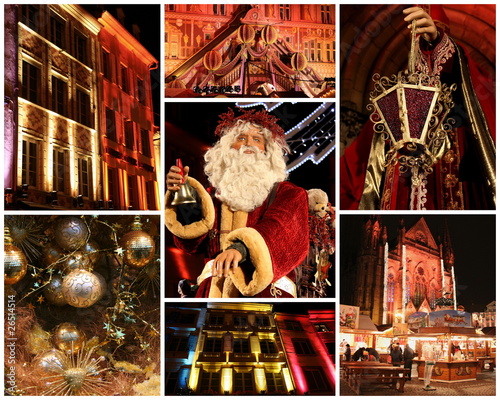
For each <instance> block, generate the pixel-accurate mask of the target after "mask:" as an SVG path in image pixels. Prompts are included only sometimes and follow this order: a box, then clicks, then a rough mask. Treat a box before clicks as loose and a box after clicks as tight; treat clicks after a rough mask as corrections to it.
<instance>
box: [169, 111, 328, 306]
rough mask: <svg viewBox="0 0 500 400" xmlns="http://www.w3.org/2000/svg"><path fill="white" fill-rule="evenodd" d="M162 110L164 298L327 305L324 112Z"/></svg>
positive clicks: (326, 131) (326, 187)
mask: <svg viewBox="0 0 500 400" xmlns="http://www.w3.org/2000/svg"><path fill="white" fill-rule="evenodd" d="M165 107H166V110H165V125H166V126H165V129H166V131H167V132H169V134H168V135H166V138H165V145H166V154H165V162H166V165H168V166H169V167H168V170H167V171H166V172H167V177H166V182H167V195H166V209H165V223H166V227H167V231H166V234H165V240H166V251H165V257H166V274H165V295H166V297H167V298H171V297H174V298H175V297H177V298H178V297H210V298H216V297H218V298H222V297H225V298H241V297H264V298H322V297H334V295H335V279H334V275H335V268H334V258H335V257H334V253H335V210H334V208H333V205H332V204H333V201H334V198H335V190H334V186H335V185H334V181H335V178H334V162H335V161H334V160H335V158H334V157H335V156H334V154H335V152H334V143H335V141H334V137H335V134H334V132H335V106H334V103H312V102H309V103H292V102H279V103H271V102H269V103H264V102H259V103H252V102H244V103H243V102H240V103H229V102H184V103H182V102H181V103H179V102H176V103H166V104H165ZM284 150H285V151H286V153H285V152H284ZM181 173H182V175H181ZM186 176H187V179H186ZM205 188H208V189H205Z"/></svg>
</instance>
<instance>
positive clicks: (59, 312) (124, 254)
mask: <svg viewBox="0 0 500 400" xmlns="http://www.w3.org/2000/svg"><path fill="white" fill-rule="evenodd" d="M3 222H4V226H5V242H4V293H5V299H4V302H5V304H4V318H5V319H4V321H5V322H4V327H5V336H4V346H5V347H4V348H5V361H4V362H5V391H6V392H5V393H6V394H7V395H26V396H63V395H71V396H89V395H90V396H93V395H102V396H115V395H124V396H132V395H155V394H156V395H159V391H160V389H159V388H160V368H161V367H160V365H161V360H160V358H161V356H160V355H161V352H160V347H161V328H160V307H161V306H160V301H161V300H160V299H161V296H160V244H161V238H160V217H159V216H158V215H136V216H134V215H125V216H124V215H121V216H118V215H60V216H48V215H40V214H22V215H19V214H17V215H6V216H5V217H4V221H3Z"/></svg>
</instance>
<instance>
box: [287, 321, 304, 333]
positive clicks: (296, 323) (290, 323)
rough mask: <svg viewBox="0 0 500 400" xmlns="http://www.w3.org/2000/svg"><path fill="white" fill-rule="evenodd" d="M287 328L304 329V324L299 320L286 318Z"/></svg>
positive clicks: (292, 329) (290, 329)
mask: <svg viewBox="0 0 500 400" xmlns="http://www.w3.org/2000/svg"><path fill="white" fill-rule="evenodd" d="M285 329H287V330H289V331H302V330H303V329H302V325H300V322H299V321H291V320H286V321H285Z"/></svg>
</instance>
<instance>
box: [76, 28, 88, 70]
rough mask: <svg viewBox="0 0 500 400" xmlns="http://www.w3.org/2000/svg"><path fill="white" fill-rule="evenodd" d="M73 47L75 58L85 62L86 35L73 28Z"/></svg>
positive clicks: (86, 58) (86, 59)
mask: <svg viewBox="0 0 500 400" xmlns="http://www.w3.org/2000/svg"><path fill="white" fill-rule="evenodd" d="M74 38H75V39H74V40H75V48H74V56H75V58H76V59H77V60H78V61H80V62H82V63H83V64H87V61H88V57H87V42H88V39H87V36H85V35H84V34H83V33H81V32H80V31H78V30H76V29H75V36H74Z"/></svg>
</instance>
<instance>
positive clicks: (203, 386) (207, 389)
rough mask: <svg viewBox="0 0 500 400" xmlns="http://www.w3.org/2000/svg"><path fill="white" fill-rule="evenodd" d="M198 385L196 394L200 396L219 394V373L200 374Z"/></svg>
mask: <svg viewBox="0 0 500 400" xmlns="http://www.w3.org/2000/svg"><path fill="white" fill-rule="evenodd" d="M200 375H201V378H200V384H199V389H198V392H199V393H200V394H207V393H214V392H215V393H219V390H220V372H206V371H201V372H200Z"/></svg>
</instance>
